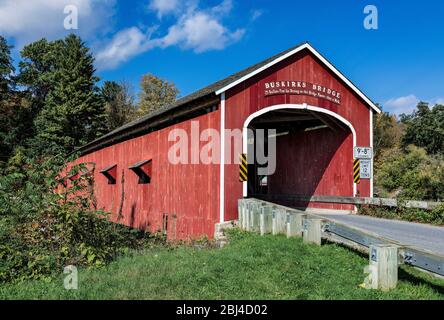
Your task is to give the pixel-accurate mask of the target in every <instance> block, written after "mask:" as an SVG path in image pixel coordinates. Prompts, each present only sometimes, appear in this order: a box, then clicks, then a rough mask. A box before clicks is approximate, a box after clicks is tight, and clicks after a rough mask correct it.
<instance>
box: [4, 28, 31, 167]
mask: <svg viewBox="0 0 444 320" xmlns="http://www.w3.org/2000/svg"><path fill="white" fill-rule="evenodd" d="M11 48H12V47H11V46H9V45H8V43H7V42H6V39H5V38H4V37H2V36H0V162H3V163H5V162H7V161H8V158H9V157H10V155H11V153H12V151H13V149H14V147H15V146H16V144H18V143H19V142H20V134H21V133H22V132H20V131H19V130H20V129H24V128H21V120H23V115H24V113H23V112H22V111H23V110H22V109H21V108H20V104H19V103H20V93H19V92H17V91H15V78H14V76H13V73H14V71H15V69H14V66H13V63H12V58H11ZM24 130H26V129H24Z"/></svg>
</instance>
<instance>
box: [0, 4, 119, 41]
mask: <svg viewBox="0 0 444 320" xmlns="http://www.w3.org/2000/svg"><path fill="white" fill-rule="evenodd" d="M66 5H74V6H76V7H77V9H78V14H79V29H78V34H80V35H81V36H82V37H85V38H88V37H91V36H96V35H97V33H98V32H99V31H103V30H107V24H109V20H110V18H111V17H112V16H113V14H114V5H115V0H32V1H30V0H0V33H1V34H3V35H6V36H9V37H13V38H15V40H16V42H17V45H18V46H19V47H21V46H23V45H24V44H26V43H29V42H31V41H35V40H37V39H40V38H43V37H45V38H47V39H55V38H57V37H60V36H63V35H65V34H67V33H68V32H69V31H67V30H65V29H64V27H63V21H64V19H65V17H66V15H65V14H64V13H63V9H64V7H65V6H66Z"/></svg>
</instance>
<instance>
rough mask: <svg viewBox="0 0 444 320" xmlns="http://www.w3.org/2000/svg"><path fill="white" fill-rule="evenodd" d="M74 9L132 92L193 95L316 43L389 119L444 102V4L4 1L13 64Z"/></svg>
mask: <svg viewBox="0 0 444 320" xmlns="http://www.w3.org/2000/svg"><path fill="white" fill-rule="evenodd" d="M68 4H72V5H74V6H76V8H77V9H78V17H79V20H78V29H77V30H74V31H75V33H77V34H79V35H80V36H82V38H83V39H84V40H85V41H86V42H87V44H88V45H89V46H90V47H91V49H92V52H93V53H94V55H95V57H96V61H97V68H98V75H99V76H100V77H101V78H102V79H103V80H125V81H127V82H129V83H131V84H133V86H134V90H135V92H137V90H138V82H139V79H140V77H141V75H142V74H144V73H147V72H151V73H154V74H156V75H158V76H161V77H163V78H166V79H169V80H172V81H174V82H175V83H176V85H177V86H178V87H179V89H180V91H181V94H182V95H186V94H188V93H191V92H192V91H194V90H197V89H199V88H200V87H203V86H205V85H207V84H210V83H211V82H214V81H216V80H218V79H221V78H223V77H225V76H227V75H229V74H231V73H233V72H236V71H239V70H241V69H242V68H245V67H247V66H249V65H251V64H253V63H256V62H258V61H260V60H263V59H265V58H267V57H269V56H271V55H273V54H276V53H278V52H280V51H282V50H285V49H287V48H289V47H292V46H294V45H296V44H298V43H300V42H302V41H309V42H310V43H311V44H312V45H313V46H314V47H315V48H316V49H317V50H318V51H320V52H321V53H322V54H323V55H324V56H326V57H327V58H328V59H329V60H330V61H331V62H332V63H333V64H334V65H335V66H336V67H337V68H338V69H339V70H341V71H342V72H343V73H344V74H345V75H346V76H347V77H348V78H349V79H351V80H352V81H353V82H354V83H355V84H356V85H357V86H358V87H359V88H360V89H361V90H362V91H364V92H365V93H366V94H367V95H368V96H369V97H370V98H371V99H372V100H373V101H375V102H378V103H381V104H382V105H383V107H384V109H385V110H386V111H391V112H394V113H398V114H399V113H402V112H410V111H411V110H413V108H414V106H415V105H416V103H417V102H418V100H425V101H428V102H431V103H444V23H443V22H442V17H443V16H444V2H443V1H436V0H423V1H420V2H418V1H413V0H390V1H374V0H372V1H369V0H362V1H361V0H340V1H339V0H338V1H327V0H318V1H299V0H292V1H278V0H274V1H271V0H254V1H252V0H251V1H250V0H211V1H203V0H202V1H198V0H185V1H179V0H137V1H136V0H127V1H120V0H32V1H28V0H0V34H2V35H4V36H6V37H7V38H8V40H9V41H10V42H11V43H12V44H14V45H15V46H16V49H15V51H14V58H15V59H16V60H17V59H18V50H19V49H20V48H21V47H22V46H23V45H24V44H26V43H29V42H31V41H34V40H36V39H39V38H41V37H47V38H49V39H56V38H59V37H63V36H64V35H66V34H67V33H69V32H70V31H67V30H65V29H64V27H63V21H64V19H65V17H66V15H67V14H64V12H63V10H64V7H65V6H66V5H68ZM367 5H375V6H376V8H377V9H378V29H377V30H367V29H365V28H364V25H363V21H364V18H365V17H366V14H364V12H363V10H364V7H365V6H367Z"/></svg>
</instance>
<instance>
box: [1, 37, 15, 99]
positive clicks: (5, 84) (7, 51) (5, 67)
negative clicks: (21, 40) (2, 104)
mask: <svg viewBox="0 0 444 320" xmlns="http://www.w3.org/2000/svg"><path fill="white" fill-rule="evenodd" d="M11 48H12V47H11V46H9V45H8V43H7V42H6V39H5V38H3V37H2V36H0V101H4V100H5V99H6V98H7V95H8V94H9V93H10V91H11V90H12V86H13V79H12V77H11V76H12V73H13V72H14V66H13V65H12V58H11Z"/></svg>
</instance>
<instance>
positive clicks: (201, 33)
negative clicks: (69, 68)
mask: <svg viewBox="0 0 444 320" xmlns="http://www.w3.org/2000/svg"><path fill="white" fill-rule="evenodd" d="M232 7H233V5H232V1H231V0H224V1H222V2H221V3H220V4H219V5H217V6H214V7H211V8H207V9H199V8H198V7H197V2H195V1H192V0H191V1H190V2H188V3H187V5H186V9H185V8H184V7H182V6H181V5H180V4H178V3H177V2H175V1H173V0H167V1H160V0H153V1H151V3H150V6H149V8H151V10H153V11H154V12H155V13H156V14H157V16H158V17H159V18H160V17H161V16H162V15H164V14H167V13H174V14H175V17H176V19H177V20H176V22H175V23H173V24H172V25H170V26H169V27H168V28H167V30H168V31H167V33H166V35H164V36H159V37H157V38H152V37H151V35H152V32H144V31H142V30H141V28H139V27H131V28H128V29H124V30H122V31H120V32H119V33H117V34H116V35H115V36H114V37H113V39H111V42H110V43H109V44H107V45H105V46H104V47H102V48H101V49H100V50H99V51H98V53H97V55H96V61H97V62H98V66H99V68H100V69H110V68H115V67H117V66H118V65H119V64H120V63H123V62H125V61H127V60H128V59H130V58H131V57H133V56H136V55H138V54H142V53H144V52H146V51H148V50H150V49H152V48H154V47H161V48H166V47H169V46H175V45H177V46H180V47H181V48H184V49H190V50H193V51H195V52H197V53H201V52H205V51H208V50H221V49H224V48H225V47H226V46H228V45H230V44H232V43H234V42H236V41H238V40H240V39H241V38H242V36H243V35H244V33H245V30H244V29H236V30H234V31H230V30H229V29H228V28H227V27H226V26H225V25H224V23H223V22H222V18H223V17H224V16H225V15H227V14H228V13H229V12H230V11H231V10H232ZM178 10H179V11H180V12H179V11H178Z"/></svg>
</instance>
